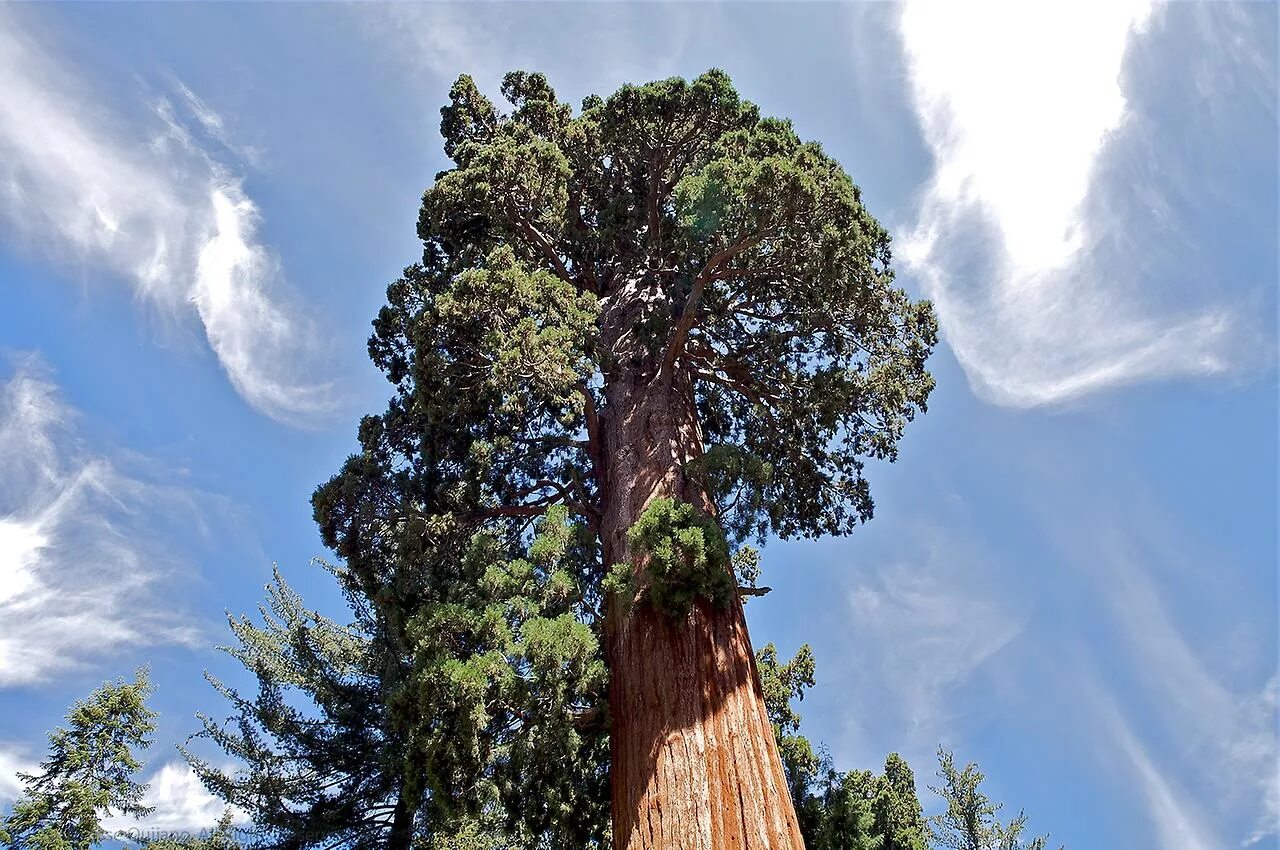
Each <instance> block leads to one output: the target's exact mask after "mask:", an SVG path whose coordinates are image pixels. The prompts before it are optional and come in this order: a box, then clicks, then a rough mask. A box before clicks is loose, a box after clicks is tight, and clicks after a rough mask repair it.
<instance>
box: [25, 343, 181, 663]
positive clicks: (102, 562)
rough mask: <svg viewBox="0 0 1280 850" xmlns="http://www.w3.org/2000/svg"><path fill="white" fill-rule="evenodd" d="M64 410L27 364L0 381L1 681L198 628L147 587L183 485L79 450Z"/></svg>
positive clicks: (156, 578) (157, 576) (155, 575)
mask: <svg viewBox="0 0 1280 850" xmlns="http://www.w3.org/2000/svg"><path fill="white" fill-rule="evenodd" d="M73 419H74V412H73V411H71V410H70V409H69V408H68V407H67V406H66V405H65V404H64V403H63V402H62V401H61V400H60V399H59V397H58V393H57V389H56V387H54V386H53V384H51V383H50V382H48V381H47V380H45V379H43V378H41V377H40V376H39V375H38V374H37V373H36V371H35V370H34V369H33V368H30V367H28V368H23V369H20V370H19V372H18V373H17V374H16V375H15V376H14V377H12V378H11V379H10V380H9V381H8V383H5V384H0V687H7V686H13V685H23V684H30V683H34V682H39V681H42V680H45V679H47V678H49V677H50V676H52V675H55V674H57V673H58V672H60V671H63V670H66V669H68V668H71V667H74V666H77V665H79V664H80V663H81V662H82V661H85V660H87V659H88V658H89V657H92V656H99V655H103V654H108V653H110V652H112V651H113V650H116V649H118V648H120V647H122V646H128V645H135V644H146V643H160V642H166V643H168V642H179V643H188V644H190V643H193V642H194V641H195V640H196V637H197V635H196V633H195V631H194V630H193V629H191V628H190V627H188V626H184V625H182V624H181V622H180V621H178V620H177V619H176V614H175V612H174V611H173V609H172V605H171V604H170V603H166V602H165V601H164V600H163V598H162V596H161V595H159V594H158V593H157V592H156V589H155V588H156V585H157V584H158V583H159V582H160V581H161V580H162V578H163V576H162V574H161V570H162V569H163V565H164V564H165V562H166V559H165V557H164V553H163V551H162V550H161V548H160V547H158V546H157V545H156V544H155V542H154V541H155V532H156V525H157V523H160V522H163V520H164V518H165V516H166V515H167V514H171V513H172V512H173V511H174V510H175V509H177V510H182V508H183V506H184V505H189V504H190V497H189V496H188V495H187V494H185V493H183V492H181V491H178V490H176V489H175V488H172V487H161V486H158V485H153V484H150V483H147V482H145V481H142V480H139V479H137V478H133V477H130V476H129V475H126V474H125V473H123V472H121V471H120V470H119V469H117V468H116V466H115V465H114V464H113V463H112V462H111V461H110V460H108V459H106V458H104V457H100V456H96V455H94V454H92V453H90V452H88V451H87V450H86V449H84V448H83V446H82V445H81V443H80V441H79V439H78V438H77V436H76V434H75V433H74V431H73V430H72V427H71V425H72V420H73Z"/></svg>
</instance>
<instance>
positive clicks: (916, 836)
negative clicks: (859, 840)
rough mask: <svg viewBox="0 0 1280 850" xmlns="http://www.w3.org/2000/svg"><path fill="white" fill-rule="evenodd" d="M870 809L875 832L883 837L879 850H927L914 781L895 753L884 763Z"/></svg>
mask: <svg viewBox="0 0 1280 850" xmlns="http://www.w3.org/2000/svg"><path fill="white" fill-rule="evenodd" d="M872 808H873V809H874V811H875V817H876V826H875V828H876V832H877V833H878V834H880V835H883V836H884V844H883V845H882V848H881V850H928V847H929V825H928V823H927V821H926V820H925V817H924V812H923V810H922V809H921V807H920V798H919V797H918V796H917V795H916V778H915V775H914V774H913V773H912V772H911V768H910V767H909V766H908V765H907V763H906V761H905V760H904V759H903V758H902V757H901V756H900V755H898V754H897V753H890V754H889V755H888V757H886V758H885V760H884V774H883V775H882V776H881V777H880V781H879V783H878V786H877V789H876V794H875V799H874V801H873V802H872Z"/></svg>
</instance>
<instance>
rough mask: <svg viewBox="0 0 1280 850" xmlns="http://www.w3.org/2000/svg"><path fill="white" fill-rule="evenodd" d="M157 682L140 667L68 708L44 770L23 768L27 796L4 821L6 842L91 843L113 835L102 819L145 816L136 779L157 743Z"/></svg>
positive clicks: (0, 830)
mask: <svg viewBox="0 0 1280 850" xmlns="http://www.w3.org/2000/svg"><path fill="white" fill-rule="evenodd" d="M150 693H151V682H150V680H149V678H148V676H147V671H146V670H139V671H138V672H137V675H136V676H135V678H134V680H133V681H132V682H125V681H123V680H121V681H117V682H106V683H104V684H103V685H102V686H101V687H99V688H98V689H97V690H95V691H94V692H93V693H92V694H90V695H89V696H88V697H87V698H86V699H83V700H79V701H77V702H76V703H75V705H73V706H72V707H71V710H70V711H69V712H68V713H67V718H66V726H64V727H59V728H57V729H55V730H54V731H53V732H51V733H50V734H49V753H48V755H47V756H46V757H45V759H44V761H42V762H41V763H40V772H39V773H35V774H26V773H20V774H18V779H19V780H20V781H21V782H22V784H23V793H22V796H21V797H20V798H19V799H18V801H17V802H16V803H15V804H14V806H13V811H12V812H11V813H10V814H9V816H8V817H7V818H5V819H4V821H3V822H2V823H0V843H3V844H4V845H6V846H9V847H13V848H24V850H26V849H27V848H29V850H88V848H89V847H92V846H94V845H95V844H98V843H100V842H101V841H102V840H103V839H105V838H107V837H108V835H107V832H106V830H104V829H103V827H102V821H103V819H104V818H105V817H106V816H107V815H109V814H111V813H116V814H121V815H125V816H132V817H140V816H143V815H146V814H148V813H150V811H151V809H150V808H149V807H147V806H146V805H144V804H143V802H142V800H143V795H144V794H145V793H146V786H145V785H143V784H141V783H139V782H137V781H135V779H134V774H135V773H137V771H138V769H139V767H140V764H139V762H138V756H137V753H138V752H140V751H142V750H145V749H146V748H147V747H149V746H151V733H152V732H153V731H155V722H154V721H155V716H156V715H155V712H153V711H152V710H151V709H150V708H148V707H147V704H146V699H147V697H148V696H149V695H150Z"/></svg>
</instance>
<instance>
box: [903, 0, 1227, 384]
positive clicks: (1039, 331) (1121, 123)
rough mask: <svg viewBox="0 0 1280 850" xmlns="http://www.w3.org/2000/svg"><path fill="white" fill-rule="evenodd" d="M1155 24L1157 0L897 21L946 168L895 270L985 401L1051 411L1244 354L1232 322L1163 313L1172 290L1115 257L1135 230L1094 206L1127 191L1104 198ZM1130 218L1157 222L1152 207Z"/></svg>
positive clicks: (1177, 309)
mask: <svg viewBox="0 0 1280 850" xmlns="http://www.w3.org/2000/svg"><path fill="white" fill-rule="evenodd" d="M1156 14H1157V12H1156V7H1153V5H1152V4H1151V3H1150V2H1148V0H1127V2H1109V3H1085V4H1051V5H1047V6H1046V5H1044V4H1036V5H1034V6H1029V5H1027V4H1019V3H1000V2H984V3H979V4H976V5H974V4H964V5H957V4H938V3H931V2H925V0H913V2H911V3H908V4H907V6H906V7H905V8H904V10H903V12H902V17H901V21H900V34H901V37H902V41H903V46H904V49H905V51H906V54H907V58H908V67H909V77H910V86H911V90H912V94H913V97H914V102H915V108H916V112H917V116H918V119H919V121H920V125H921V129H922V132H923V134H924V137H925V139H926V141H927V142H928V144H929V147H930V148H931V149H932V151H933V154H934V156H935V159H936V170H935V173H934V175H933V177H932V179H931V180H930V182H929V183H928V184H927V186H926V187H925V189H924V195H923V198H922V200H921V205H920V213H919V218H918V221H917V222H916V225H915V227H914V229H913V230H912V231H910V232H909V233H908V234H907V236H906V238H905V240H904V244H903V245H902V247H901V248H900V250H899V255H900V256H901V257H902V258H903V260H904V261H905V264H906V266H907V267H908V268H909V269H910V270H911V272H912V273H913V274H915V275H916V276H917V277H918V279H919V280H920V281H921V283H922V285H923V287H924V289H925V292H926V294H927V295H928V296H929V297H930V298H932V299H933V300H934V301H935V303H936V305H937V308H938V313H939V316H940V318H941V321H942V326H943V332H944V336H945V337H946V340H947V342H948V344H949V345H950V347H951V348H952V350H953V351H954V352H955V354H956V356H957V358H958V359H959V361H960V363H961V365H962V366H963V367H964V369H965V371H966V373H967V374H968V377H969V380H970V383H971V384H972V385H973V387H974V389H975V390H976V391H977V392H979V393H980V394H981V395H983V396H984V397H986V398H987V399H988V400H990V401H993V402H996V403H998V404H1004V405H1010V406H1016V407H1031V406H1038V405H1045V404H1053V403H1058V402H1062V401H1066V400H1069V399H1073V398H1076V397H1079V396H1083V395H1086V394H1089V393H1091V392H1094V391H1097V390H1100V389H1103V388H1106V387H1113V386H1117V385H1121V384H1126V383H1131V382H1135V381H1142V380H1149V379H1153V378H1166V377H1174V376H1183V375H1215V374H1221V373H1225V372H1228V371H1230V370H1231V369H1233V368H1235V367H1236V366H1237V361H1238V360H1239V359H1240V358H1241V357H1242V356H1243V355H1242V351H1243V346H1242V345H1241V341H1240V339H1239V337H1240V336H1241V334H1240V331H1239V329H1238V328H1237V327H1236V325H1237V321H1236V320H1237V317H1236V316H1235V314H1233V313H1232V312H1231V310H1229V309H1227V308H1226V307H1225V306H1215V305H1212V304H1205V305H1200V306H1198V307H1193V308H1192V309H1190V310H1188V309H1187V308H1186V307H1185V306H1182V305H1179V306H1174V305H1172V304H1162V303H1161V297H1160V294H1159V293H1160V291H1161V289H1162V288H1164V287H1165V285H1166V283H1165V281H1163V280H1161V279H1159V277H1158V276H1144V275H1143V270H1142V269H1141V268H1140V266H1141V265H1142V263H1141V261H1135V260H1133V259H1132V254H1131V253H1125V252H1124V250H1123V248H1117V247H1116V242H1117V240H1122V239H1123V238H1124V237H1123V235H1122V234H1123V233H1124V232H1125V231H1128V230H1132V229H1133V222H1130V221H1126V220H1123V219H1120V220H1113V218H1114V215H1115V212H1114V211H1113V210H1108V209H1107V207H1106V205H1105V204H1099V203H1090V199H1091V198H1093V197H1094V196H1095V195H1096V194H1097V193H1098V192H1101V191H1103V190H1107V191H1113V190H1116V191H1129V188H1128V187H1123V186H1122V187H1120V188H1119V189H1117V188H1116V187H1115V186H1103V185H1101V184H1099V182H1098V165H1099V162H1100V157H1101V156H1102V155H1103V154H1104V153H1105V152H1106V151H1107V150H1108V149H1109V146H1112V145H1115V144H1119V143H1121V131H1122V129H1123V128H1124V127H1125V123H1126V121H1127V119H1128V116H1129V114H1130V111H1131V110H1130V104H1129V103H1128V101H1127V99H1126V92H1125V91H1124V90H1123V89H1122V88H1121V72H1122V68H1123V63H1124V59H1125V56H1126V53H1127V50H1128V47H1129V45H1130V43H1131V39H1133V38H1136V37H1141V35H1142V33H1143V32H1144V30H1145V29H1146V28H1147V27H1148V26H1149V25H1150V23H1151V21H1152V20H1153V16H1154V15H1156ZM1156 143H1157V144H1158V142H1156ZM1128 214H1130V215H1132V214H1138V215H1146V216H1148V217H1158V216H1160V215H1161V213H1160V212H1159V210H1158V209H1156V208H1155V207H1152V206H1150V205H1149V206H1148V207H1147V208H1146V209H1145V211H1143V212H1140V213H1134V212H1132V211H1131V212H1129V213H1128ZM1108 240H1110V241H1108ZM1125 247H1127V248H1132V247H1133V246H1125ZM1139 250H1147V251H1150V250H1153V249H1152V247H1151V246H1149V245H1147V246H1142V247H1141V248H1139ZM1117 252H1120V254H1121V256H1119V257H1112V256H1111V255H1112V254H1115V253H1117Z"/></svg>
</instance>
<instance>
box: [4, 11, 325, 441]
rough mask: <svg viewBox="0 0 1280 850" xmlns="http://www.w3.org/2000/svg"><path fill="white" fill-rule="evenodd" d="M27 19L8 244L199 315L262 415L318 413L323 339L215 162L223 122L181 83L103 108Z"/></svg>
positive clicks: (10, 175) (11, 153)
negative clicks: (149, 98)
mask: <svg viewBox="0 0 1280 850" xmlns="http://www.w3.org/2000/svg"><path fill="white" fill-rule="evenodd" d="M27 13H28V10H16V9H13V8H8V9H4V10H0V218H3V219H4V220H5V221H6V229H7V230H8V231H9V233H10V236H11V237H12V238H14V239H16V240H18V241H19V242H21V243H22V244H24V245H25V246H26V247H28V248H29V249H31V250H33V251H36V252H39V253H42V254H45V255H46V256H49V257H51V258H54V259H55V260H56V261H57V262H59V263H62V264H65V263H67V262H68V261H70V262H72V263H73V264H77V265H78V266H79V267H80V268H81V269H83V270H84V271H85V272H86V274H87V273H88V271H89V270H90V269H92V270H93V272H94V277H95V278H96V277H97V272H98V271H99V270H101V271H103V272H106V275H105V276H107V277H110V278H115V279H118V280H122V281H124V282H126V283H128V284H130V285H131V286H132V287H133V289H134V291H135V292H136V293H137V294H138V296H139V297H140V298H141V299H143V300H144V301H145V302H146V303H148V304H150V305H152V306H154V307H157V308H159V309H160V310H161V311H163V312H166V313H169V314H173V315H182V314H183V313H185V312H186V311H194V313H195V315H196V317H197V318H198V319H199V321H200V322H201V324H202V325H203V328H204V333H205V336H206V338H207V340H208V343H209V346H210V348H212V350H213V352H214V354H215V355H216V356H217V357H218V360H219V362H220V363H221V364H222V367H223V369H224V370H225V372H226V374H227V377H228V378H229V379H230V381H231V383H232V384H233V385H234V386H235V388H236V390H237V391H238V392H239V393H240V395H241V396H242V397H243V398H244V399H245V400H246V401H247V402H248V403H249V404H251V405H252V406H253V407H255V408H256V409H258V410H260V411H262V412H264V413H266V414H268V415H270V416H272V417H275V418H277V419H280V420H284V421H289V422H306V421H311V420H314V419H315V418H317V417H322V416H324V415H325V414H326V413H328V412H329V411H330V410H331V409H332V407H333V404H334V399H333V387H332V385H331V384H330V383H327V382H324V381H316V380H314V379H313V378H311V377H309V376H310V375H312V374H313V373H314V371H315V369H316V366H317V354H318V349H317V346H316V340H317V338H318V337H317V334H315V332H314V330H313V329H312V328H311V326H310V321H309V320H308V319H307V318H306V317H305V312H304V311H302V310H300V309H298V307H297V305H296V304H292V303H290V302H289V300H288V299H287V298H286V297H285V295H284V293H285V292H286V290H287V287H286V285H285V281H284V276H283V274H282V272H281V269H280V264H279V261H278V260H277V259H276V257H275V256H274V255H273V254H272V252H271V251H270V250H269V249H268V248H267V247H266V246H265V245H263V244H262V243H261V242H260V241H259V239H258V237H257V233H256V229H257V226H258V223H259V216H260V213H259V210H258V208H257V206H256V205H255V204H254V202H253V200H252V199H251V198H250V197H249V196H248V195H247V194H246V193H245V191H244V187H243V181H242V180H241V179H240V178H239V177H237V176H236V175H235V174H234V173H233V172H232V170H231V169H230V168H228V167H226V166H225V165H224V164H222V162H220V161H219V159H218V158H217V157H215V156H214V154H213V153H211V152H210V151H211V150H213V151H218V150H221V151H222V152H223V153H227V152H231V153H235V152H237V149H236V148H235V147H234V144H233V143H232V142H231V141H230V139H229V137H228V135H227V133H226V127H225V124H224V122H223V120H222V118H221V117H220V116H219V115H218V114H217V113H216V112H215V111H213V110H212V109H211V108H210V107H209V106H208V105H207V104H205V103H203V102H202V101H201V100H200V99H199V98H198V97H196V96H195V94H194V93H193V92H191V91H190V89H188V88H187V87H186V86H184V85H182V84H181V83H177V84H176V92H175V93H174V96H173V97H172V98H170V97H164V96H162V97H159V98H156V99H154V101H153V102H152V103H151V104H150V109H149V110H147V111H146V112H145V113H144V114H142V115H141V117H139V116H138V115H128V114H125V113H122V112H119V111H116V110H112V109H109V108H104V106H103V104H102V101H101V98H100V96H99V94H98V93H96V92H95V91H94V90H93V88H92V87H91V86H90V85H89V84H88V83H87V82H86V81H85V80H84V79H82V78H81V77H79V76H78V75H77V74H76V73H75V72H74V71H73V70H72V69H70V68H68V67H66V66H65V65H64V64H63V63H62V62H60V61H59V60H58V59H56V58H55V57H54V56H53V55H52V54H51V53H50V51H48V50H47V49H45V47H44V45H42V44H40V43H39V41H38V40H37V39H36V38H35V37H33V36H32V35H31V34H30V33H28V32H27V31H25V30H24V29H23V27H22V16H23V15H24V14H27ZM188 121H189V122H190V124H189V125H188V123H187V122H188ZM206 141H209V142H211V144H208V145H206V144H205V142H206ZM239 152H240V153H243V151H239Z"/></svg>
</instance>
